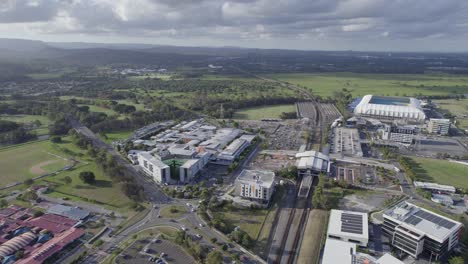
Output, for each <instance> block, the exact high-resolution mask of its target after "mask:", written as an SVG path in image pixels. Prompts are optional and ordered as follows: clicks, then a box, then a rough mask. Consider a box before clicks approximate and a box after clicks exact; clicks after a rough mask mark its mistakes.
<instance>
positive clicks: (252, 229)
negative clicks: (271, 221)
mask: <svg viewBox="0 0 468 264" xmlns="http://www.w3.org/2000/svg"><path fill="white" fill-rule="evenodd" d="M267 213H268V210H267V209H256V210H250V209H236V208H233V209H230V210H225V211H223V214H224V217H223V219H224V221H225V222H226V224H227V225H228V226H231V227H232V228H234V227H236V226H239V227H240V229H241V230H243V231H245V232H246V233H247V234H249V236H250V237H251V238H253V239H255V238H257V237H258V235H259V233H260V229H261V227H262V223H263V221H264V220H265V217H266V216H267Z"/></svg>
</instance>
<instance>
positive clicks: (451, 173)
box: [412, 158, 468, 190]
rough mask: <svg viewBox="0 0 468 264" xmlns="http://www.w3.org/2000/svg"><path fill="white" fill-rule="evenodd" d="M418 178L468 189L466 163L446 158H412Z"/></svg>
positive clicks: (467, 167) (467, 166)
mask: <svg viewBox="0 0 468 264" xmlns="http://www.w3.org/2000/svg"><path fill="white" fill-rule="evenodd" d="M412 159H413V160H414V161H415V163H416V164H415V167H414V170H415V172H416V176H417V178H418V180H421V181H431V182H437V183H440V184H447V185H452V186H455V187H457V188H464V189H467V190H468V173H467V171H468V165H463V164H458V163H454V162H450V161H446V160H437V159H427V158H412Z"/></svg>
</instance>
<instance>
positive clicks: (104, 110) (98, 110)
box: [79, 105, 119, 116]
mask: <svg viewBox="0 0 468 264" xmlns="http://www.w3.org/2000/svg"><path fill="white" fill-rule="evenodd" d="M79 106H84V105H79ZM86 106H89V111H90V112H96V113H104V114H106V115H108V116H111V115H119V114H118V113H117V112H115V111H114V110H112V109H109V108H104V107H101V106H97V105H86Z"/></svg>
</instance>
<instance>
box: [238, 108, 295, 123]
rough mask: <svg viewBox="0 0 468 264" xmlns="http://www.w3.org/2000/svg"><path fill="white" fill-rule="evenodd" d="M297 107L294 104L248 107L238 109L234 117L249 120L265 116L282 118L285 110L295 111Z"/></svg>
mask: <svg viewBox="0 0 468 264" xmlns="http://www.w3.org/2000/svg"><path fill="white" fill-rule="evenodd" d="M295 111H296V107H295V106H294V105H274V106H263V107H253V108H246V109H241V110H239V111H237V112H236V113H235V114H234V117H233V118H234V119H248V120H260V119H263V118H280V115H281V113H283V112H295Z"/></svg>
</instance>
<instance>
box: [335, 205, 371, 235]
mask: <svg viewBox="0 0 468 264" xmlns="http://www.w3.org/2000/svg"><path fill="white" fill-rule="evenodd" d="M327 234H329V235H335V236H339V237H348V238H356V239H366V240H367V239H369V223H368V221H367V213H360V212H353V211H343V210H335V209H333V210H331V211H330V220H329V221H328V231H327Z"/></svg>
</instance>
